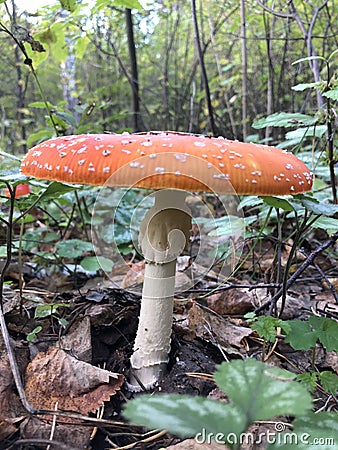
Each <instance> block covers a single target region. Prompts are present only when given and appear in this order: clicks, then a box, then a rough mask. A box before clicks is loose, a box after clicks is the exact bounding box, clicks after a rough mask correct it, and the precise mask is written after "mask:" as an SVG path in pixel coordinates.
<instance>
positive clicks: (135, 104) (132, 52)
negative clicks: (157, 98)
mask: <svg viewBox="0 0 338 450" xmlns="http://www.w3.org/2000/svg"><path fill="white" fill-rule="evenodd" d="M125 16H126V28H127V38H128V52H129V60H130V70H131V75H130V83H131V87H132V109H133V121H134V131H140V130H141V125H140V120H139V118H140V98H139V80H138V68H137V57H136V47H135V38H134V27H133V18H132V13H131V9H129V8H126V10H125Z"/></svg>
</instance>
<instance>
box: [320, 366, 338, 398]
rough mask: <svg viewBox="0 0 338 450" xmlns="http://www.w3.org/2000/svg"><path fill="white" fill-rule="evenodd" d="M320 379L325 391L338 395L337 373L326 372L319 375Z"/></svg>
mask: <svg viewBox="0 0 338 450" xmlns="http://www.w3.org/2000/svg"><path fill="white" fill-rule="evenodd" d="M318 378H319V380H320V382H321V384H322V386H323V388H324V389H325V391H327V392H331V394H333V395H337V394H338V376H337V375H336V374H335V373H333V372H329V371H328V370H324V371H323V372H319V373H318Z"/></svg>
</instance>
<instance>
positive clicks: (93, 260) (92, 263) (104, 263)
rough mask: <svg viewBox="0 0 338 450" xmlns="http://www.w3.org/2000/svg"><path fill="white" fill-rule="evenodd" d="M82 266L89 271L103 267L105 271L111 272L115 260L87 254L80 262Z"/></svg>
mask: <svg viewBox="0 0 338 450" xmlns="http://www.w3.org/2000/svg"><path fill="white" fill-rule="evenodd" d="M80 266H81V267H82V268H83V269H84V270H88V271H89V272H95V271H97V270H99V269H102V270H103V271H104V272H110V271H111V270H112V268H113V266H114V262H113V261H112V260H111V259H108V258H105V257H104V256H86V257H85V258H83V260H82V261H81V262H80Z"/></svg>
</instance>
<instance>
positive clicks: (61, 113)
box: [55, 111, 77, 128]
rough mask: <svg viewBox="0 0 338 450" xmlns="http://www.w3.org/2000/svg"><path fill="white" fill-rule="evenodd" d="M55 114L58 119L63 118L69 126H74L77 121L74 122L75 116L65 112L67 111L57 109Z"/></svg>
mask: <svg viewBox="0 0 338 450" xmlns="http://www.w3.org/2000/svg"><path fill="white" fill-rule="evenodd" d="M55 115H56V116H57V117H59V118H60V119H62V120H64V121H65V122H66V123H68V125H70V126H72V127H74V128H76V127H77V122H76V120H75V118H74V117H73V116H72V115H71V114H70V113H67V112H64V111H59V112H56V113H55Z"/></svg>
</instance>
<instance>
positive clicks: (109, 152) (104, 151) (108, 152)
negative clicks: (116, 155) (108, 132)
mask: <svg viewBox="0 0 338 450" xmlns="http://www.w3.org/2000/svg"><path fill="white" fill-rule="evenodd" d="M110 154H111V151H110V150H107V149H106V150H103V152H102V155H103V156H108V155H110Z"/></svg>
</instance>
